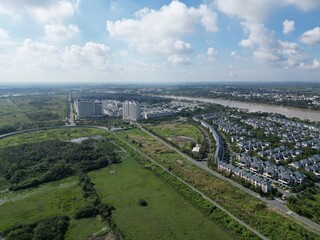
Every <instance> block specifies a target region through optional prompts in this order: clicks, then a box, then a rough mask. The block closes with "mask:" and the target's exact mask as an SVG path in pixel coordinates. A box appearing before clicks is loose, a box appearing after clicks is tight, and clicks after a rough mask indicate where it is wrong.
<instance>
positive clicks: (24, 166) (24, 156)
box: [0, 140, 119, 190]
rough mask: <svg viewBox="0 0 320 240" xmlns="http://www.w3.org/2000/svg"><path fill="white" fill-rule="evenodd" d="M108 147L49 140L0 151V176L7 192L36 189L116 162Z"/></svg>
mask: <svg viewBox="0 0 320 240" xmlns="http://www.w3.org/2000/svg"><path fill="white" fill-rule="evenodd" d="M112 147H113V146H110V143H107V142H99V141H95V140H87V141H83V142H82V143H81V144H78V143H71V142H62V141H59V140H50V141H45V142H39V143H31V144H22V145H18V146H13V147H8V148H1V149H0V176H3V177H4V178H5V179H6V180H8V181H9V182H10V183H11V187H10V189H11V190H19V189H25V188H29V187H35V186H38V185H39V184H41V183H44V182H50V181H55V180H59V179H62V178H65V177H67V176H71V175H73V174H75V173H77V172H79V171H84V172H88V171H91V170H94V169H99V168H102V167H106V166H108V164H109V163H116V162H119V158H118V156H117V155H116V153H115V152H114V151H113V150H112Z"/></svg>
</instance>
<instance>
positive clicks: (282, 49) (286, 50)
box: [240, 23, 306, 67]
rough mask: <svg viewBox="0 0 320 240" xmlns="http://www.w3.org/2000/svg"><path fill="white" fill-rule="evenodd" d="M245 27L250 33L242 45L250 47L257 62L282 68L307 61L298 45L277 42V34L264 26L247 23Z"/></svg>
mask: <svg viewBox="0 0 320 240" xmlns="http://www.w3.org/2000/svg"><path fill="white" fill-rule="evenodd" d="M244 27H245V29H246V31H247V32H249V37H248V39H245V40H242V41H241V42H240V45H242V46H243V47H250V48H251V49H252V50H253V58H254V59H255V60H257V61H259V62H267V63H270V64H272V65H280V66H282V67H294V66H298V65H299V64H300V63H301V62H302V61H304V60H305V59H306V55H305V53H304V51H303V49H302V48H301V47H299V45H298V44H297V43H294V42H285V41H280V40H277V39H276V37H275V33H274V32H273V31H270V30H268V29H267V28H266V27H265V26H264V25H263V24H248V23H247V24H244ZM244 43H247V44H244Z"/></svg>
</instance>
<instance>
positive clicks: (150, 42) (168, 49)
mask: <svg viewBox="0 0 320 240" xmlns="http://www.w3.org/2000/svg"><path fill="white" fill-rule="evenodd" d="M136 17H137V18H136V19H122V20H118V21H115V22H112V21H107V23H106V27H107V31H108V32H109V34H110V36H111V37H114V38H117V39H120V40H122V41H124V42H127V43H128V44H130V45H131V46H133V47H135V48H137V49H138V50H139V51H141V52H151V53H162V54H169V55H174V54H178V53H179V51H181V48H183V50H188V51H189V50H190V49H191V45H189V44H188V43H183V41H182V40H181V38H182V37H183V36H184V35H186V34H190V33H192V32H194V31H195V26H196V25H197V24H199V23H200V24H201V25H203V26H204V27H205V29H206V30H207V31H209V32H215V31H217V30H218V27H217V15H216V14H215V13H214V12H212V11H211V10H210V9H209V8H208V7H207V6H206V5H200V6H199V8H193V7H190V8H189V7H187V6H186V5H185V4H184V3H182V2H179V1H172V2H171V3H170V4H169V5H165V6H163V7H162V8H161V9H160V10H153V9H148V8H143V9H142V10H140V11H138V12H137V13H136ZM173 58H176V57H173Z"/></svg>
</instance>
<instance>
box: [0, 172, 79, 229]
mask: <svg viewBox="0 0 320 240" xmlns="http://www.w3.org/2000/svg"><path fill="white" fill-rule="evenodd" d="M0 199H5V200H6V201H8V202H6V203H4V204H3V205H1V206H0V215H1V217H0V231H2V230H4V229H6V228H8V227H10V226H12V225H14V224H18V223H33V222H35V221H38V220H40V219H42V218H45V217H48V216H59V215H69V216H72V215H73V214H74V212H75V211H76V209H78V208H79V207H82V206H83V205H85V200H84V199H83V198H82V192H81V189H80V187H79V186H78V185H77V179H76V177H70V178H66V179H64V180H61V181H57V182H52V183H48V184H45V185H42V186H40V187H38V188H34V189H29V190H24V191H18V192H14V193H12V192H11V193H4V194H1V195H0Z"/></svg>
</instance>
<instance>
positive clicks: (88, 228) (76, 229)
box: [65, 217, 108, 240]
mask: <svg viewBox="0 0 320 240" xmlns="http://www.w3.org/2000/svg"><path fill="white" fill-rule="evenodd" d="M107 229H108V227H106V224H105V223H104V222H103V221H102V220H101V218H100V217H95V218H84V219H79V220H74V219H72V220H71V221H70V225H69V228H68V231H67V233H66V236H65V239H66V240H86V239H88V236H90V235H91V234H92V233H98V232H100V231H101V230H103V232H105V231H107Z"/></svg>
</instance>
